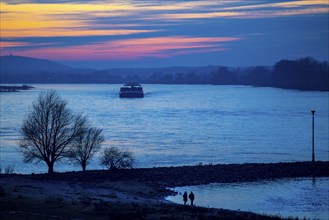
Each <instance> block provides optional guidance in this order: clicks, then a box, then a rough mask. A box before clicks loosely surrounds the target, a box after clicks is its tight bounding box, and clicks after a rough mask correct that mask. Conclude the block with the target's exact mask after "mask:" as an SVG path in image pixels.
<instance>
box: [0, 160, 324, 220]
mask: <svg viewBox="0 0 329 220" xmlns="http://www.w3.org/2000/svg"><path fill="white" fill-rule="evenodd" d="M321 176H329V162H316V163H310V162H295V163H271V164H230V165H200V166H183V167H160V168H144V169H130V170H115V171H107V170H94V171H87V172H67V173H55V174H52V175H48V174H33V175H1V176H0V219H279V217H272V216H265V215H258V214H254V213H250V212H240V211H230V210H223V209H208V208H201V207H191V206H184V205H176V204H172V203H169V202H167V201H165V200H164V197H165V196H167V195H170V194H172V193H173V192H171V191H169V190H168V189H167V187H176V186H184V185H185V186H186V185H198V184H207V183H213V182H220V183H223V182H225V183H231V182H246V181H248V182H250V181H259V180H274V179H278V178H295V177H321Z"/></svg>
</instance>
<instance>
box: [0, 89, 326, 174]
mask: <svg viewBox="0 0 329 220" xmlns="http://www.w3.org/2000/svg"><path fill="white" fill-rule="evenodd" d="M120 86H121V85H57V84H54V85H36V88H35V89H33V90H30V91H24V92H16V93H1V94H0V98H1V99H0V104H1V112H0V113H1V114H0V115H1V121H0V147H1V148H0V162H1V166H2V167H6V166H7V165H13V166H14V168H15V172H18V173H31V172H34V173H39V172H46V171H47V168H46V166H45V165H44V164H43V163H39V164H23V163H22V158H21V155H20V154H19V153H18V151H17V145H18V140H19V138H20V136H19V128H20V126H21V125H22V121H23V119H24V117H25V116H26V114H27V113H28V112H29V110H31V104H32V102H33V100H35V99H36V98H37V97H38V95H39V93H40V92H41V91H45V90H48V89H55V90H57V91H58V92H59V94H60V95H61V96H62V97H63V98H65V99H66V100H67V101H68V103H69V107H70V108H71V109H72V110H73V111H74V112H75V113H77V114H78V113H83V114H85V115H86V116H88V118H89V119H90V120H91V122H92V123H93V124H94V125H95V126H98V127H100V128H102V129H103V133H104V136H105V139H106V142H105V143H104V147H106V146H116V147H118V148H122V149H127V150H130V151H132V152H133V153H134V154H135V156H136V158H137V164H136V166H137V167H153V166H177V165H195V164H198V163H203V164H208V163H225V164H227V163H245V162H282V161H304V160H310V158H311V143H312V142H311V128H312V127H311V126H312V117H311V112H310V110H311V109H315V110H316V113H315V135H316V137H315V146H316V151H315V153H316V159H317V160H329V150H328V145H329V144H328V134H329V130H328V122H329V119H328V118H329V117H328V115H329V113H328V106H329V104H328V102H329V93H328V92H304V91H295V90H283V89H275V88H254V87H247V86H212V85H143V87H144V91H145V97H144V98H143V99H120V98H118V91H119V88H120ZM88 168H89V169H100V168H101V167H100V165H99V158H98V155H97V156H96V157H95V159H94V160H93V162H92V163H91V164H90V165H89V167H87V169H88ZM79 169H80V168H79V167H76V166H74V165H71V164H68V163H67V162H65V161H64V162H63V163H59V164H55V171H65V170H79Z"/></svg>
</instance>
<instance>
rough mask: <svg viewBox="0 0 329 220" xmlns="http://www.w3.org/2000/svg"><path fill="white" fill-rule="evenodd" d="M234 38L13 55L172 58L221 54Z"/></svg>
mask: <svg viewBox="0 0 329 220" xmlns="http://www.w3.org/2000/svg"><path fill="white" fill-rule="evenodd" d="M238 40H242V38H234V37H185V36H171V37H154V38H140V39H125V40H116V41H107V42H98V43H93V44H88V45H81V46H69V47H56V48H55V47H48V48H41V49H29V50H24V51H20V52H15V54H19V55H24V56H33V57H42V58H48V59H55V60H121V59H131V60H133V59H139V58H143V57H158V58H165V57H172V56H177V55H183V54H193V53H206V52H213V51H222V50H225V49H224V47H223V46H222V44H224V43H225V42H231V41H238Z"/></svg>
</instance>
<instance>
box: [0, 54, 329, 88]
mask: <svg viewBox="0 0 329 220" xmlns="http://www.w3.org/2000/svg"><path fill="white" fill-rule="evenodd" d="M0 63H1V65H0V66H1V71H0V79H1V80H0V83H2V84H4V83H8V84H12V83H29V84H47V83H55V84H61V83H66V84H99V83H100V84H104V83H105V84H122V83H124V82H139V83H142V84H207V85H248V86H256V87H274V88H283V89H296V90H306V91H314V90H315V91H329V63H328V61H323V62H321V61H318V60H315V59H314V58H312V57H305V58H300V59H296V60H285V59H284V60H279V61H278V62H276V63H275V64H274V65H272V66H250V67H228V66H221V65H209V66H199V67H184V66H175V67H158V68H108V69H103V70H98V69H92V68H91V69H79V68H72V67H69V66H65V65H61V64H59V63H56V62H53V61H49V60H43V59H35V58H29V57H21V56H1V57H0Z"/></svg>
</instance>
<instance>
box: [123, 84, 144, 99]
mask: <svg viewBox="0 0 329 220" xmlns="http://www.w3.org/2000/svg"><path fill="white" fill-rule="evenodd" d="M119 97H120V98H143V97H144V92H143V87H142V86H141V84H139V83H126V84H124V85H123V86H122V87H121V88H120V93H119Z"/></svg>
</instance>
